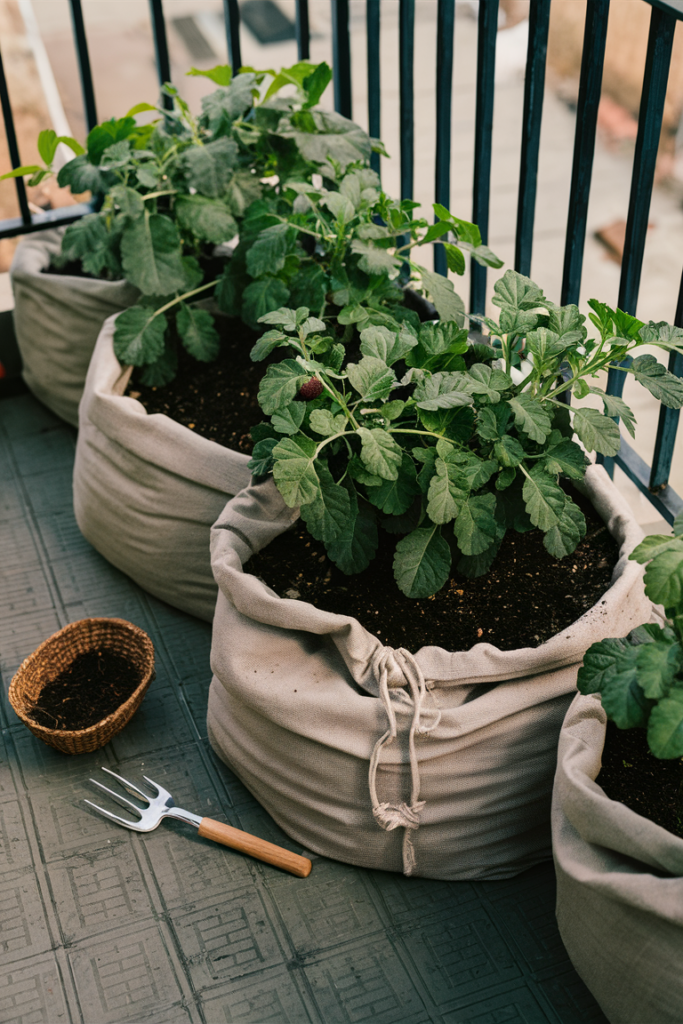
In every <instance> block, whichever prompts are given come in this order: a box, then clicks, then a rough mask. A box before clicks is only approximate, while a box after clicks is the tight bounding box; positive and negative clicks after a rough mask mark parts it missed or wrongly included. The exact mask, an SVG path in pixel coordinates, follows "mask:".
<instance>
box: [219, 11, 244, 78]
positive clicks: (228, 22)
mask: <svg viewBox="0 0 683 1024" xmlns="http://www.w3.org/2000/svg"><path fill="white" fill-rule="evenodd" d="M223 16H224V18H225V37H226V39H227V43H228V56H229V59H230V64H231V66H232V70H233V72H234V73H235V74H237V72H238V71H239V69H240V68H241V67H242V51H241V49H240V9H239V7H238V6H237V0H223Z"/></svg>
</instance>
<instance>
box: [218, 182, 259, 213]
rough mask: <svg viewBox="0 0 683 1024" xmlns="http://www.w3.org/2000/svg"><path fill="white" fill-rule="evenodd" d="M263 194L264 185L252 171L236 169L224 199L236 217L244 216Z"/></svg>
mask: <svg viewBox="0 0 683 1024" xmlns="http://www.w3.org/2000/svg"><path fill="white" fill-rule="evenodd" d="M262 195H263V185H262V184H261V182H260V181H259V179H258V177H257V176H256V175H255V174H252V173H251V171H248V170H242V171H235V173H234V174H233V176H232V178H231V179H230V181H229V183H228V187H227V188H226V190H225V194H224V196H223V199H224V200H225V201H226V203H228V205H229V206H230V209H231V210H232V212H233V213H234V215H235V216H236V217H243V216H244V213H245V210H246V209H247V207H248V206H251V204H252V203H253V202H256V200H257V199H260V198H261V196H262Z"/></svg>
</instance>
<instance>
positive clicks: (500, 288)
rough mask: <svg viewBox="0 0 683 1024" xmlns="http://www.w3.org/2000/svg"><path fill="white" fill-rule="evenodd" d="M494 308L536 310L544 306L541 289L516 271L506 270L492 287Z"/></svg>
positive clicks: (544, 300)
mask: <svg viewBox="0 0 683 1024" xmlns="http://www.w3.org/2000/svg"><path fill="white" fill-rule="evenodd" d="M491 301H492V302H493V304H494V306H513V307H514V308H515V309H536V308H537V307H538V306H545V305H546V299H545V296H544V294H543V291H542V289H540V288H539V287H538V285H537V284H534V282H533V281H531V280H530V279H529V278H528V277H524V275H523V274H518V273H517V271H516V270H506V272H505V273H504V274H503V276H502V277H501V278H500V279H499V280H498V281H496V283H495V285H494V286H493V298H492V299H491Z"/></svg>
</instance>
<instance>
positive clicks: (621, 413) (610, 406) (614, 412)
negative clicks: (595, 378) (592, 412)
mask: <svg viewBox="0 0 683 1024" xmlns="http://www.w3.org/2000/svg"><path fill="white" fill-rule="evenodd" d="M578 383H583V381H579V382H578ZM587 393H590V394H592V395H599V396H600V398H601V399H602V403H603V408H604V410H605V413H606V415H607V416H618V417H620V418H621V421H622V423H623V424H624V426H625V427H626V429H627V430H628V432H629V434H630V435H631V437H635V436H636V432H635V429H634V428H635V422H636V418H635V416H634V415H633V413H632V412H631V409H630V408H629V407H628V405H627V404H626V402H625V401H624V400H623V398H619V397H618V396H617V395H607V394H605V392H604V391H603V390H602V389H601V388H590V387H589V388H588V391H587Z"/></svg>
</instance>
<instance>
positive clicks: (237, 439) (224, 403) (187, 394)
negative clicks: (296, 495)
mask: <svg viewBox="0 0 683 1024" xmlns="http://www.w3.org/2000/svg"><path fill="white" fill-rule="evenodd" d="M216 321H217V323H216V327H217V329H218V333H219V334H220V336H221V351H220V355H219V356H218V359H216V360H215V362H213V363H200V362H198V361H197V360H196V359H193V358H192V357H191V356H190V355H188V354H187V352H186V351H185V349H184V348H183V347H182V346H180V345H179V346H178V364H179V365H178V373H177V375H176V377H175V379H174V380H172V381H171V383H170V384H167V385H166V386H165V387H163V388H149V387H143V386H142V385H141V384H140V383H139V380H138V379H137V374H136V371H135V370H133V374H132V376H131V379H130V381H129V383H128V388H127V389H126V394H127V395H130V396H131V397H132V398H137V399H138V401H139V402H142V404H143V405H144V407H145V409H146V410H147V412H148V413H155V412H161V413H165V414H166V415H167V416H170V418H171V419H173V420H176V421H177V422H178V423H182V425H183V426H185V427H189V429H190V430H193V431H194V432H195V434H199V435H200V436H201V437H206V438H208V439H209V440H210V441H217V442H218V444H222V445H225V446H226V448H232V449H233V451H240V452H245V453H246V454H247V455H250V454H251V449H252V446H253V442H252V439H251V436H250V434H249V430H250V428H251V427H252V426H253V425H254V424H255V423H260V422H261V420H262V419H263V413H262V412H261V409H260V406H259V404H258V399H257V395H258V386H259V383H260V381H261V378H262V377H263V375H264V373H265V372H266V367H267V365H268V363H267V362H261V363H253V362H252V361H251V359H250V358H249V353H250V352H251V349H252V348H253V346H254V342H255V341H256V339H257V337H258V335H257V334H256V333H255V332H254V331H252V330H250V328H249V327H247V326H246V325H245V324H243V323H242V322H241V321H240V320H233V319H228V318H227V317H223V316H221V317H217V318H216ZM281 355H282V353H281V352H279V353H276V357H277V358H280V357H281Z"/></svg>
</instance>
